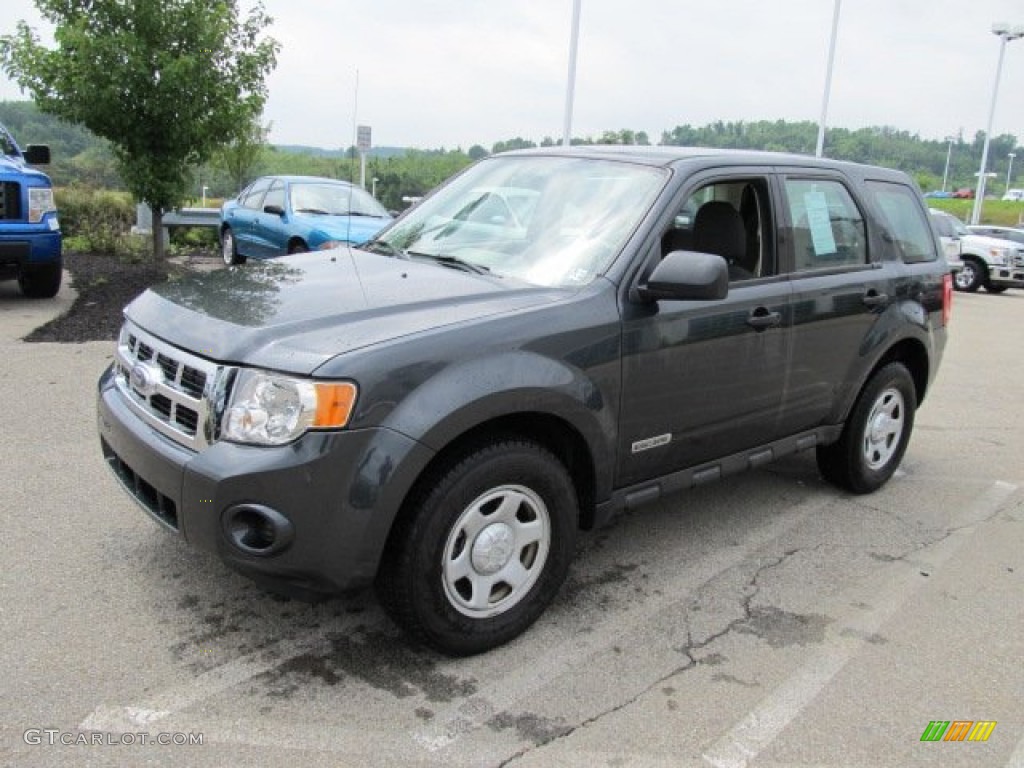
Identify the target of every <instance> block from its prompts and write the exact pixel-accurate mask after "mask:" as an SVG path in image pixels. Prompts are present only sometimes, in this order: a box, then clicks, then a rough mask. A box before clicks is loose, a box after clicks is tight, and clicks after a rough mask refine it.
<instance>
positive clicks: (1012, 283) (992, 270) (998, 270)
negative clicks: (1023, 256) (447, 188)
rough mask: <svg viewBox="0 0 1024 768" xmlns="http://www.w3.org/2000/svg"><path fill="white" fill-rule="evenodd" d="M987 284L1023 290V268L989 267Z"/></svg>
mask: <svg viewBox="0 0 1024 768" xmlns="http://www.w3.org/2000/svg"><path fill="white" fill-rule="evenodd" d="M988 279H989V282H992V283H996V284H997V285H1005V286H1006V287H1008V288H1024V267H997V266H992V265H989V268H988Z"/></svg>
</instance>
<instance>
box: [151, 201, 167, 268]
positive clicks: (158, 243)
mask: <svg viewBox="0 0 1024 768" xmlns="http://www.w3.org/2000/svg"><path fill="white" fill-rule="evenodd" d="M165 256H166V253H165V251H164V211H163V208H159V207H158V208H154V209H153V258H154V259H155V260H156V261H157V262H158V263H163V261H164V258H165Z"/></svg>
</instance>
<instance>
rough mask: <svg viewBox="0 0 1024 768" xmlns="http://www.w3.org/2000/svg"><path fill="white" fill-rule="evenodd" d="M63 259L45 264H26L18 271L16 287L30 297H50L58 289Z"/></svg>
mask: <svg viewBox="0 0 1024 768" xmlns="http://www.w3.org/2000/svg"><path fill="white" fill-rule="evenodd" d="M63 268H64V265H63V259H61V258H60V257H58V258H57V260H56V261H51V262H48V263H46V264H26V265H23V266H22V267H21V269H20V271H19V272H18V287H19V288H20V289H21V292H22V294H23V295H25V296H27V297H28V298H30V299H51V298H53V297H54V296H56V295H57V292H58V291H60V281H61V277H62V276H63Z"/></svg>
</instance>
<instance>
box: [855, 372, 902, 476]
mask: <svg viewBox="0 0 1024 768" xmlns="http://www.w3.org/2000/svg"><path fill="white" fill-rule="evenodd" d="M905 416H906V413H905V410H904V403H903V395H902V394H901V393H900V391H899V390H898V389H895V388H890V389H887V390H885V391H884V392H882V394H880V395H879V396H878V399H877V400H875V404H874V405H873V406H872V407H871V414H870V415H869V416H868V423H867V427H866V429H865V430H864V461H865V462H866V463H867V465H868V468H869V469H873V470H874V469H881V468H882V467H884V466H885V465H886V464H888V463H889V461H890V460H891V459H892V457H893V456H894V455H895V453H896V451H897V449H898V448H899V445H900V438H901V437H902V435H903V428H904V424H905V422H904V419H905Z"/></svg>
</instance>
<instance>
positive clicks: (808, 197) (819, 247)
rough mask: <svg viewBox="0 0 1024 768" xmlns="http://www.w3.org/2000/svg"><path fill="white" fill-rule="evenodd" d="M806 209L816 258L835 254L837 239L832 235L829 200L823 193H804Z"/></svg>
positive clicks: (812, 191)
mask: <svg viewBox="0 0 1024 768" xmlns="http://www.w3.org/2000/svg"><path fill="white" fill-rule="evenodd" d="M804 208H805V209H806V210H807V226H808V228H809V229H810V230H811V241H812V242H813V243H814V255H815V256H827V255H830V254H835V253H836V252H837V249H836V239H835V236H834V235H833V234H832V222H831V220H830V219H829V213H828V200H827V199H826V198H825V195H824V194H823V193H822V192H818V191H817V190H811V191H810V192H806V193H804Z"/></svg>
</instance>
